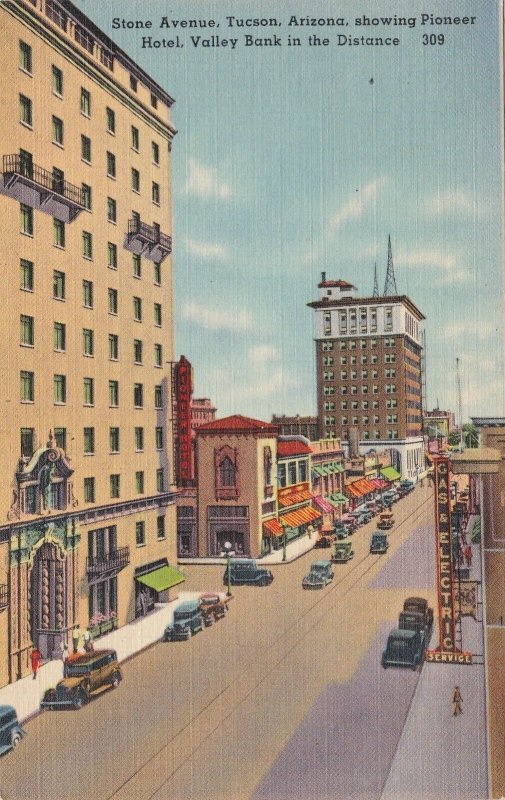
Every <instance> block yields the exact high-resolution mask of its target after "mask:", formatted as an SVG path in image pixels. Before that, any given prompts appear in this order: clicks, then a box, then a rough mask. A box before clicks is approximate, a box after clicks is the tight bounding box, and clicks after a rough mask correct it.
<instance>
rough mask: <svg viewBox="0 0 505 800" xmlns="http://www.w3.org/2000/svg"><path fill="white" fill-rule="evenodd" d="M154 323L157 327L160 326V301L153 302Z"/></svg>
mask: <svg viewBox="0 0 505 800" xmlns="http://www.w3.org/2000/svg"><path fill="white" fill-rule="evenodd" d="M154 324H155V325H156V326H157V327H158V328H159V327H160V326H161V303H155V304H154Z"/></svg>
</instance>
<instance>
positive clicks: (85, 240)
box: [82, 231, 93, 259]
mask: <svg viewBox="0 0 505 800" xmlns="http://www.w3.org/2000/svg"><path fill="white" fill-rule="evenodd" d="M82 255H83V258H89V259H92V258H93V234H92V233H89V231H83V232H82Z"/></svg>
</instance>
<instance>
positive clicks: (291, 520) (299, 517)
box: [280, 506, 321, 528]
mask: <svg viewBox="0 0 505 800" xmlns="http://www.w3.org/2000/svg"><path fill="white" fill-rule="evenodd" d="M315 519H321V512H320V511H316V510H315V509H314V508H312V506H304V507H303V508H299V509H298V510H297V511H288V513H287V514H283V515H282V517H281V518H280V521H281V523H283V524H284V525H287V527H288V528H298V527H299V526H300V525H305V523H306V522H313V521H314V520H315Z"/></svg>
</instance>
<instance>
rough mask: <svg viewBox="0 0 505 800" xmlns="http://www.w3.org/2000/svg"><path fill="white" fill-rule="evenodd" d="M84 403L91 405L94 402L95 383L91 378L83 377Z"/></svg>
mask: <svg viewBox="0 0 505 800" xmlns="http://www.w3.org/2000/svg"><path fill="white" fill-rule="evenodd" d="M82 385H83V391H84V405H85V406H92V405H93V403H94V402H95V385H94V381H93V378H83V381H82Z"/></svg>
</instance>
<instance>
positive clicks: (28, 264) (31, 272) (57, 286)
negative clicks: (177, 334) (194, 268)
mask: <svg viewBox="0 0 505 800" xmlns="http://www.w3.org/2000/svg"><path fill="white" fill-rule="evenodd" d="M19 266H20V288H21V289H23V290H24V291H26V292H33V291H34V286H35V267H34V264H33V261H29V260H27V259H26V258H21V259H20V262H19ZM133 275H134V277H136V278H140V277H141V259H140V256H138V255H134V256H133ZM153 277H154V284H155V285H156V286H161V264H159V263H157V262H155V263H154V276H153ZM108 291H109V313H110V314H117V313H118V311H117V307H118V303H117V297H118V293H117V289H109V290H108ZM56 293H57V294H56ZM111 293H112V295H111ZM111 296H112V300H111ZM53 297H54V298H55V299H57V300H65V297H66V292H65V273H64V272H61V270H53ZM93 298H94V293H93V281H90V280H83V282H82V304H83V306H85V307H86V308H93ZM114 298H115V300H114ZM114 309H115V310H114ZM161 316H162V315H161V303H154V324H155V325H161Z"/></svg>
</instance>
